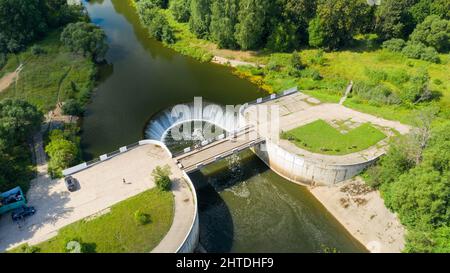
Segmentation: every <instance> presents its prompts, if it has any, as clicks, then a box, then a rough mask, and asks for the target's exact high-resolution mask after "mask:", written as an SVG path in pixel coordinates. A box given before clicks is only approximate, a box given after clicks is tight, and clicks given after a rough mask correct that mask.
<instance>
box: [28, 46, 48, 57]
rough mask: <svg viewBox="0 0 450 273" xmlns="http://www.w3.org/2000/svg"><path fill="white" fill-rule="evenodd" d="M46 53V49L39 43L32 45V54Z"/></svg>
mask: <svg viewBox="0 0 450 273" xmlns="http://www.w3.org/2000/svg"><path fill="white" fill-rule="evenodd" d="M45 53H46V51H45V50H44V49H43V48H42V47H40V46H38V45H33V46H32V47H31V54H33V55H35V56H37V55H41V54H45Z"/></svg>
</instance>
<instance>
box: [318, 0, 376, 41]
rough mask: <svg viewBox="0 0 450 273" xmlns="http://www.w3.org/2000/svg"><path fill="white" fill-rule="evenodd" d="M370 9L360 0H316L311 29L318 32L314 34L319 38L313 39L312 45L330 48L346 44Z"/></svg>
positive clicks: (351, 38) (359, 27)
mask: <svg viewBox="0 0 450 273" xmlns="http://www.w3.org/2000/svg"><path fill="white" fill-rule="evenodd" d="M370 11H371V7H370V6H369V5H367V2H366V1H362V0H357V1H355V0H339V1H327V0H318V3H317V12H316V13H317V17H316V20H315V24H316V25H315V27H313V28H312V29H311V30H315V31H316V32H318V33H319V34H314V36H315V37H321V39H315V41H314V42H313V43H314V45H315V46H323V47H327V48H331V49H335V48H339V47H341V46H345V45H348V44H349V43H350V42H351V41H352V40H353V36H354V35H355V34H357V33H358V31H359V30H360V29H361V28H362V27H363V25H362V23H363V22H366V19H365V17H367V16H368V15H369V14H370ZM319 41H320V43H318V42H319Z"/></svg>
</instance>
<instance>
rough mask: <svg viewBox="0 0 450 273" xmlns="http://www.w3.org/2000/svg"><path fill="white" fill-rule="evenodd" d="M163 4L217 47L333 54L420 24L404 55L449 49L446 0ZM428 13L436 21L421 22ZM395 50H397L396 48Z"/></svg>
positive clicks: (185, 0) (142, 2) (192, 0)
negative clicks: (358, 39)
mask: <svg viewBox="0 0 450 273" xmlns="http://www.w3.org/2000/svg"><path fill="white" fill-rule="evenodd" d="M135 1H136V2H137V6H138V10H143V9H142V7H140V6H145V7H146V8H147V9H153V8H164V6H165V5H164V4H160V3H161V1H160V0H139V1H138V0H135ZM155 3H157V4H155ZM168 6H169V8H170V10H171V13H172V15H173V16H174V18H175V20H177V21H179V22H187V21H188V22H189V29H190V30H191V31H192V32H193V33H194V34H195V35H196V36H197V37H199V38H202V39H209V40H211V41H213V42H215V43H217V45H218V46H219V47H220V48H230V49H239V48H240V49H243V50H249V49H251V50H258V49H267V50H270V51H275V52H291V51H292V50H295V49H298V48H301V47H303V46H306V45H309V46H312V47H319V48H324V49H328V50H334V49H339V48H342V47H346V46H352V45H354V44H355V36H356V35H357V34H375V33H376V34H377V35H372V36H373V37H374V38H373V39H372V40H371V41H372V48H374V46H376V45H377V42H383V41H386V40H389V39H403V40H407V38H408V37H409V35H410V34H411V33H412V32H413V30H414V29H415V27H416V25H417V24H419V25H418V26H417V29H416V31H414V33H415V34H414V35H413V37H414V39H411V40H413V42H414V45H411V46H410V47H409V48H407V49H406V52H408V55H411V54H409V53H410V52H412V51H414V50H419V51H420V53H419V54H418V57H416V58H420V59H423V60H427V61H432V62H438V61H439V57H438V55H437V53H436V52H435V51H434V50H433V49H432V48H435V49H436V50H438V51H441V52H445V50H448V49H447V48H448V45H447V44H446V43H448V39H446V38H447V37H448V35H447V34H445V33H447V30H445V31H444V29H445V28H446V26H447V24H446V23H444V22H447V23H448V21H447V20H446V18H448V11H447V10H446V9H445V7H448V6H449V4H448V1H445V0H438V1H430V0H383V1H381V5H369V4H368V3H367V1H366V0H335V1H328V0H271V1H269V0H169V3H168ZM155 14H156V13H154V12H153V11H152V12H149V11H147V12H140V16H141V20H142V21H143V22H144V23H145V24H147V25H148V24H150V21H151V18H152V17H154V16H156V15H155ZM429 15H433V16H434V17H435V18H434V17H431V18H434V19H433V20H432V19H427V20H426V21H425V19H426V17H427V16H429ZM160 21H161V22H162V20H160ZM444 34H445V35H444ZM444 40H445V41H444ZM398 41H399V40H397V42H398ZM418 41H420V42H421V43H422V44H423V45H424V47H422V46H421V45H417V42H418ZM397 45H398V43H397ZM409 45H410V44H408V46H409ZM405 46H407V44H406V42H405V44H404V45H402V46H401V49H402V50H403V48H404V47H405ZM395 51H398V52H400V51H401V50H399V49H398V46H397V48H396V49H395ZM405 55H406V54H405ZM416 55H417V54H416Z"/></svg>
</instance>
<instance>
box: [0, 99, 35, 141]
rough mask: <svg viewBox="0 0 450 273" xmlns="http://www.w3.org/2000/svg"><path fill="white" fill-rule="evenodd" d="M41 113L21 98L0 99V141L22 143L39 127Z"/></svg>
mask: <svg viewBox="0 0 450 273" xmlns="http://www.w3.org/2000/svg"><path fill="white" fill-rule="evenodd" d="M42 120H43V115H42V113H41V112H39V111H38V110H37V108H36V107H35V106H33V105H31V104H30V103H28V102H25V101H22V100H11V99H5V100H2V101H0V142H3V143H4V144H5V145H6V147H7V146H15V145H18V144H22V143H23V142H25V141H26V139H27V138H28V137H30V135H31V134H32V133H33V132H34V131H36V130H38V129H39V128H40V125H41V123H42Z"/></svg>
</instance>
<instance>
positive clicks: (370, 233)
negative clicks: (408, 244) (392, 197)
mask: <svg viewBox="0 0 450 273" xmlns="http://www.w3.org/2000/svg"><path fill="white" fill-rule="evenodd" d="M364 187H367V186H364V182H363V181H361V179H360V178H356V179H355V180H351V181H347V182H343V183H341V184H339V186H336V187H314V188H310V191H311V193H312V194H313V195H314V196H315V197H316V198H317V199H318V200H319V201H320V202H321V203H322V204H323V205H324V206H325V207H326V208H327V210H328V211H329V212H330V213H331V214H333V216H334V217H335V218H336V219H337V220H338V221H339V222H340V223H341V224H342V225H343V226H344V227H345V228H346V229H347V230H348V231H349V232H350V233H351V234H352V235H353V236H354V237H355V238H356V239H357V240H358V241H360V242H361V243H362V244H363V245H365V247H366V248H367V249H368V250H369V251H370V252H374V253H379V252H383V253H384V252H388V253H392V252H394V253H396V252H401V250H402V249H403V248H404V245H405V239H404V236H405V229H404V227H403V226H402V225H401V224H400V221H399V219H398V218H397V216H396V215H395V214H394V213H392V212H390V211H389V210H388V209H387V208H386V206H385V205H384V201H383V199H382V198H381V196H380V193H379V192H378V191H370V192H364V191H363V192H360V193H359V192H358V191H357V190H345V189H346V188H347V189H348V188H350V189H358V188H362V189H364Z"/></svg>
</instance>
